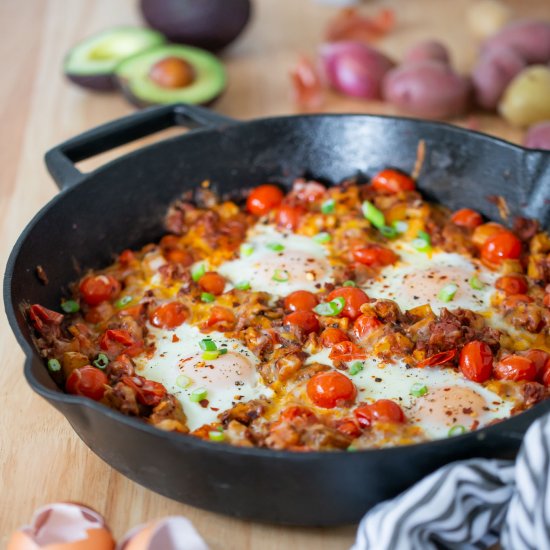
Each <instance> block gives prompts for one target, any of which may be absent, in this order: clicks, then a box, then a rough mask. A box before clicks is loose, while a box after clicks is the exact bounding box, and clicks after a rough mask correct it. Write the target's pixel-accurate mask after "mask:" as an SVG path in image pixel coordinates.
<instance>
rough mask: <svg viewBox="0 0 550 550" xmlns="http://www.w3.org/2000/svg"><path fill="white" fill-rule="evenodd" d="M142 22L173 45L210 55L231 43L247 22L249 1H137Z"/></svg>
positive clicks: (249, 9)
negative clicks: (202, 49) (206, 51)
mask: <svg viewBox="0 0 550 550" xmlns="http://www.w3.org/2000/svg"><path fill="white" fill-rule="evenodd" d="M140 8H141V13H142V14H143V17H144V19H145V21H146V22H147V23H148V24H149V25H150V26H151V27H153V28H154V29H156V30H158V31H160V32H162V33H163V34H164V35H166V36H167V37H168V39H169V40H170V41H172V42H179V43H182V44H189V45H191V46H197V47H198V48H204V49H205V50H209V51H212V52H217V51H220V50H221V49H223V48H225V47H226V46H227V45H228V44H230V43H231V42H233V40H235V39H236V38H237V37H238V36H239V34H240V33H241V32H242V30H243V29H244V27H245V26H246V24H247V23H248V21H249V19H250V15H251V12H252V6H251V2H250V0H140Z"/></svg>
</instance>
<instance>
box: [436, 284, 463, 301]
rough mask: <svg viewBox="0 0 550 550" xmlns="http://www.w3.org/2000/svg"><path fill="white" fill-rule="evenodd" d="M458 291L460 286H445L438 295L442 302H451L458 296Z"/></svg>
mask: <svg viewBox="0 0 550 550" xmlns="http://www.w3.org/2000/svg"><path fill="white" fill-rule="evenodd" d="M457 290H458V286H457V285H455V284H454V283H449V284H448V285H445V286H444V287H443V288H442V289H441V290H440V291H439V293H438V295H437V297H438V298H439V299H440V300H441V301H442V302H450V301H451V300H452V299H453V298H454V297H455V294H456V291H457Z"/></svg>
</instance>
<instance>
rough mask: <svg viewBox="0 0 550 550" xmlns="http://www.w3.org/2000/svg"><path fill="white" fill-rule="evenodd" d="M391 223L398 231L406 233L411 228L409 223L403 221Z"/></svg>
mask: <svg viewBox="0 0 550 550" xmlns="http://www.w3.org/2000/svg"><path fill="white" fill-rule="evenodd" d="M391 225H392V227H393V228H394V229H395V230H396V231H397V232H398V233H405V232H406V231H407V229H409V224H408V223H407V222H403V221H395V222H393V223H392V224H391Z"/></svg>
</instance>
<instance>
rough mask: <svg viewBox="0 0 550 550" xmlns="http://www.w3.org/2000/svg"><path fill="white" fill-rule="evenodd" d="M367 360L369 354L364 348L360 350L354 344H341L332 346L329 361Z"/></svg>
mask: <svg viewBox="0 0 550 550" xmlns="http://www.w3.org/2000/svg"><path fill="white" fill-rule="evenodd" d="M366 358H367V354H366V353H365V350H364V349H363V348H360V347H359V346H357V345H356V344H354V343H353V342H349V341H347V342H339V343H337V344H334V345H333V346H332V349H331V350H330V353H329V359H332V360H333V361H345V362H348V361H355V360H363V359H366Z"/></svg>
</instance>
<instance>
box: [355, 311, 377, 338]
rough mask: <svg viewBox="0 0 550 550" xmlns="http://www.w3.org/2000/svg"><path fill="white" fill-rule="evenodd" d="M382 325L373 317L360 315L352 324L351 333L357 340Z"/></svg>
mask: <svg viewBox="0 0 550 550" xmlns="http://www.w3.org/2000/svg"><path fill="white" fill-rule="evenodd" d="M383 324H384V323H382V321H380V319H378V317H376V316H375V315H360V316H359V317H357V319H355V322H354V323H353V333H354V334H355V337H356V338H357V339H358V340H361V338H364V337H365V336H367V335H368V334H370V333H371V332H372V331H373V330H376V329H377V328H379V327H381V326H382V325H383Z"/></svg>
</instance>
